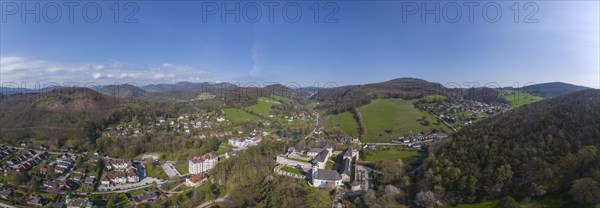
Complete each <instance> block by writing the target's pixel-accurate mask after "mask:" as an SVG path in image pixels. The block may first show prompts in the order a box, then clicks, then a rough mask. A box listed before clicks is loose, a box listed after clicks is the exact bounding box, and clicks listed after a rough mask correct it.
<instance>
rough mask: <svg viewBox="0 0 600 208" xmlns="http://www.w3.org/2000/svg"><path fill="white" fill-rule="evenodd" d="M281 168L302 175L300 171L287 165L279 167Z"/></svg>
mask: <svg viewBox="0 0 600 208" xmlns="http://www.w3.org/2000/svg"><path fill="white" fill-rule="evenodd" d="M281 170H283V171H286V172H290V173H295V174H298V175H302V172H300V171H299V170H298V169H296V168H292V167H288V166H283V167H281Z"/></svg>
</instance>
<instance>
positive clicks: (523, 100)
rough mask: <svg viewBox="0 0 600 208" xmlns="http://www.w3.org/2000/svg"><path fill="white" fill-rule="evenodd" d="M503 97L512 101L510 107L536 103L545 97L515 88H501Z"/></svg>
mask: <svg viewBox="0 0 600 208" xmlns="http://www.w3.org/2000/svg"><path fill="white" fill-rule="evenodd" d="M500 94H501V95H502V97H503V98H504V99H506V100H508V101H509V102H510V108H518V107H521V106H523V105H526V104H529V103H534V102H537V101H540V100H543V99H544V98H542V97H538V96H535V95H532V94H529V93H526V92H521V91H513V90H500Z"/></svg>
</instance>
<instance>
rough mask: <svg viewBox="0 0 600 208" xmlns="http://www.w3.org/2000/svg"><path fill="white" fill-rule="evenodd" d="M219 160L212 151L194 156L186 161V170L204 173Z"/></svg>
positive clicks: (192, 172)
mask: <svg viewBox="0 0 600 208" xmlns="http://www.w3.org/2000/svg"><path fill="white" fill-rule="evenodd" d="M217 162H219V157H218V156H217V154H215V153H214V152H210V153H206V154H204V155H203V156H202V157H199V156H195V157H194V158H192V159H191V160H189V161H188V170H189V172H190V173H191V174H198V173H206V172H208V171H209V170H210V169H212V168H213V167H215V165H216V164H217Z"/></svg>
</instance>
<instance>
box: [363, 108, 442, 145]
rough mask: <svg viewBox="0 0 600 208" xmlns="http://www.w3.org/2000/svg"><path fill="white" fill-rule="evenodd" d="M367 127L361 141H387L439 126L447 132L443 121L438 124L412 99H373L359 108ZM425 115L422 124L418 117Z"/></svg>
mask: <svg viewBox="0 0 600 208" xmlns="http://www.w3.org/2000/svg"><path fill="white" fill-rule="evenodd" d="M359 110H360V112H361V114H362V117H363V122H364V124H365V126H366V129H367V134H366V135H365V138H361V140H362V141H363V142H389V141H390V140H391V139H395V138H398V137H400V136H403V135H414V134H418V133H420V132H429V131H431V130H432V129H434V128H441V129H444V130H445V131H447V132H450V130H448V127H447V126H445V125H444V124H443V123H440V124H438V125H436V124H434V123H437V119H436V118H435V117H434V116H433V115H431V114H429V113H427V112H425V111H421V110H419V109H416V108H415V107H414V105H413V101H406V100H402V99H375V100H373V101H372V102H371V103H370V104H368V105H365V106H362V107H360V108H359ZM423 116H424V117H425V119H426V120H428V121H429V123H430V124H429V125H428V126H424V125H422V124H421V123H420V122H419V121H417V120H418V119H420V118H421V117H423Z"/></svg>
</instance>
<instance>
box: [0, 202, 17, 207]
mask: <svg viewBox="0 0 600 208" xmlns="http://www.w3.org/2000/svg"><path fill="white" fill-rule="evenodd" d="M0 206H2V207H3V208H17V207H15V206H11V205H8V204H5V203H2V202H0Z"/></svg>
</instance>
